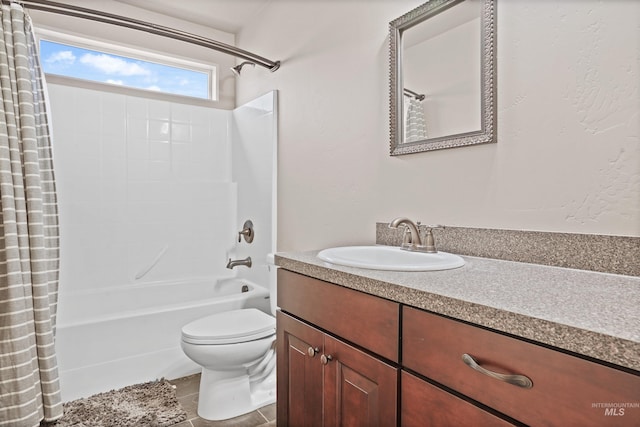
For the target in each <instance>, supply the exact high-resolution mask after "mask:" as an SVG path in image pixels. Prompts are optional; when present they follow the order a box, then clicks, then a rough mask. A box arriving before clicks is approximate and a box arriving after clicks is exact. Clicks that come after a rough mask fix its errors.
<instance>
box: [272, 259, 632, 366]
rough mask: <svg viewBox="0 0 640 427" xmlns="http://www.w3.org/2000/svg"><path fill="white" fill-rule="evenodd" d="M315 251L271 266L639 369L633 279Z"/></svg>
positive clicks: (506, 264) (483, 262)
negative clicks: (321, 255)
mask: <svg viewBox="0 0 640 427" xmlns="http://www.w3.org/2000/svg"><path fill="white" fill-rule="evenodd" d="M317 253H318V252H317V251H312V252H298V253H277V254H276V255H275V262H276V265H278V266H280V267H283V268H285V269H287V270H290V271H294V272H297V273H300V274H304V275H307V276H310V277H314V278H317V279H321V280H324V281H327V282H331V283H335V284H338V285H341V286H345V287H348V288H351V289H356V290H359V291H363V292H366V293H369V294H372V295H377V296H379V297H383V298H387V299H389V300H392V301H396V302H399V303H403V304H406V305H410V306H413V307H418V308H422V309H425V310H429V311H432V312H435V313H439V314H443V315H446V316H450V317H452V318H455V319H459V320H464V321H467V322H471V323H474V324H477V325H482V326H485V327H488V328H491V329H495V330H498V331H502V332H506V333H509V334H512V335H515V336H518V337H522V338H526V339H530V340H533V341H537V342H540V343H543V344H547V345H550V346H553V347H557V348H560V349H565V350H568V351H571V352H574V353H578V354H581V355H584V356H588V357H592V358H595V359H599V360H602V361H605V362H610V363H613V364H616V365H619V366H623V367H627V368H631V369H634V370H640V277H635V276H624V275H618V274H608V273H596V272H589V271H584V270H575V269H568V268H561V267H549V266H542V265H537V264H527V263H521V262H513V261H502V260H495V259H489V258H478V257H469V256H463V258H464V260H465V262H466V264H465V265H464V266H463V267H460V268H457V269H453V270H445V271H430V272H395V271H377V270H367V269H361V268H352V267H343V266H339V265H335V264H330V263H326V262H324V261H321V260H320V259H318V258H317V257H316V254H317Z"/></svg>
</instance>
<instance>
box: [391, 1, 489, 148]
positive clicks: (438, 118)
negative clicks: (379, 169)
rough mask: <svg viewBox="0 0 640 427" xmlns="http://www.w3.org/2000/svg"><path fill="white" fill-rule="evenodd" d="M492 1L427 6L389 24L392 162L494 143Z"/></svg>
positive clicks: (443, 3) (435, 3)
mask: <svg viewBox="0 0 640 427" xmlns="http://www.w3.org/2000/svg"><path fill="white" fill-rule="evenodd" d="M495 2H496V0H430V1H428V2H427V3H425V4H423V5H421V6H418V7H417V8H415V9H413V10H412V11H410V12H408V13H406V14H404V15H402V16H401V17H399V18H397V19H395V20H393V21H391V22H390V23H389V61H390V98H389V104H390V106H389V107H390V108H389V118H390V130H391V155H392V156H396V155H401V154H410V153H418V152H422V151H430V150H439V149H443V148H452V147H460V146H465V145H472V144H483V143H488V142H496V140H497V139H496V127H497V126H496V56H495V55H496V42H495V39H496V32H495V20H496V6H495Z"/></svg>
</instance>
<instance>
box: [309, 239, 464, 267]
mask: <svg viewBox="0 0 640 427" xmlns="http://www.w3.org/2000/svg"><path fill="white" fill-rule="evenodd" d="M318 258H320V259H321V260H322V261H326V262H330V263H331V264H338V265H344V266H347V267H359V268H368V269H371V270H388V271H433V270H449V269H452V268H458V267H462V266H463V265H464V260H463V259H462V258H461V257H459V256H458V255H454V254H450V253H446V252H438V253H435V254H429V253H425V252H412V251H405V250H402V249H400V248H399V247H396V246H383V245H379V246H343V247H337V248H329V249H324V250H322V251H320V252H319V253H318Z"/></svg>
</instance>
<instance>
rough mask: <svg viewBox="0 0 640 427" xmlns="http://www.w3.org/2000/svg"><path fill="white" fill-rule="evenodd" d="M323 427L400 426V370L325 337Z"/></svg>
mask: <svg viewBox="0 0 640 427" xmlns="http://www.w3.org/2000/svg"><path fill="white" fill-rule="evenodd" d="M322 358H323V360H322V362H323V363H325V365H324V426H327V427H328V426H331V427H358V426H359V427H393V426H395V425H397V395H398V393H397V388H398V369H397V368H394V367H393V366H390V365H388V364H386V363H384V362H382V361H381V360H378V359H376V358H374V357H372V356H370V355H368V354H366V353H364V352H362V351H360V350H358V349H356V348H354V347H351V346H349V345H347V344H345V343H344V342H342V341H339V340H337V339H334V338H332V337H330V336H328V335H325V337H324V353H323V356H322Z"/></svg>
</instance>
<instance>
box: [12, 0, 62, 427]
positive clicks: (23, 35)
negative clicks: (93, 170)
mask: <svg viewBox="0 0 640 427" xmlns="http://www.w3.org/2000/svg"><path fill="white" fill-rule="evenodd" d="M1 12H2V37H0V97H1V99H0V101H1V102H0V196H1V198H2V202H1V204H0V426H7V427H8V426H11V427H17V426H19V427H28V426H38V425H39V424H40V421H42V420H44V421H53V420H56V419H59V418H60V417H61V416H62V401H61V397H60V386H59V381H58V367H57V361H56V355H55V348H54V334H55V316H56V306H57V299H58V298H57V296H58V264H59V238H58V213H57V204H56V193H55V182H54V175H53V162H52V158H51V141H50V135H49V124H48V120H47V112H46V102H45V97H44V88H43V80H42V72H41V69H40V64H39V61H38V56H37V48H36V44H35V39H34V36H33V31H32V28H31V22H30V20H29V18H28V16H26V15H25V14H24V12H23V10H22V8H21V7H20V6H18V5H14V4H11V5H10V6H8V5H3V6H2V9H1Z"/></svg>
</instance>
